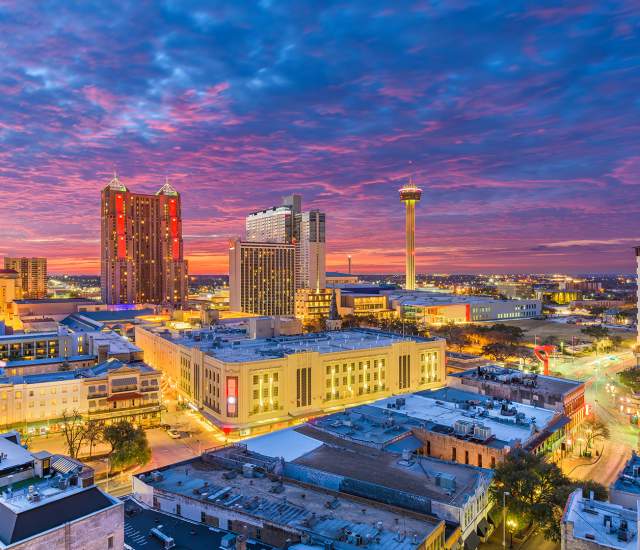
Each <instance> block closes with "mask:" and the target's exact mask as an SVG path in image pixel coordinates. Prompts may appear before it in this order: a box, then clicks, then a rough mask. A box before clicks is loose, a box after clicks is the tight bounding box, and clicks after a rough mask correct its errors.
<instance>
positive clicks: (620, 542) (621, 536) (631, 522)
mask: <svg viewBox="0 0 640 550" xmlns="http://www.w3.org/2000/svg"><path fill="white" fill-rule="evenodd" d="M562 521H563V523H573V536H574V537H575V538H578V539H583V540H585V541H589V542H591V543H592V544H598V545H599V546H600V547H601V548H616V549H619V550H636V549H637V547H638V538H637V537H638V519H637V512H636V511H635V510H629V509H627V508H623V507H622V506H619V505H617V504H611V503H609V502H602V501H599V500H594V499H593V498H588V497H587V498H585V497H584V496H583V495H582V490H581V489H578V490H576V491H574V492H573V493H572V494H571V496H569V500H568V501H567V505H566V507H565V510H564V515H563V518H562Z"/></svg>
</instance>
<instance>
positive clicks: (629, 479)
mask: <svg viewBox="0 0 640 550" xmlns="http://www.w3.org/2000/svg"><path fill="white" fill-rule="evenodd" d="M611 488H612V489H615V490H616V491H624V492H627V493H633V494H637V495H638V498H640V456H638V455H637V454H636V453H635V451H632V453H631V458H630V459H629V461H628V462H627V463H626V464H625V465H624V468H623V469H622V471H621V472H620V473H619V474H618V477H617V479H616V480H615V482H614V483H613V486H612V487H611Z"/></svg>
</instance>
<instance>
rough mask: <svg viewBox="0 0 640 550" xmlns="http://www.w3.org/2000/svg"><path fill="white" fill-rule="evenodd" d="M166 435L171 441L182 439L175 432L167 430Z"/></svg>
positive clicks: (177, 432)
mask: <svg viewBox="0 0 640 550" xmlns="http://www.w3.org/2000/svg"><path fill="white" fill-rule="evenodd" d="M167 434H168V435H169V437H170V438H171V439H180V438H181V437H182V436H181V435H180V432H179V431H177V430H167Z"/></svg>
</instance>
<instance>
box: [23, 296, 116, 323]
mask: <svg viewBox="0 0 640 550" xmlns="http://www.w3.org/2000/svg"><path fill="white" fill-rule="evenodd" d="M106 309H107V306H106V305H105V304H103V303H101V302H96V301H95V300H89V299H87V298H45V299H43V300H28V299H23V300H16V301H15V313H16V315H17V316H18V317H19V318H21V319H23V318H24V319H28V318H37V317H52V318H53V319H55V320H56V321H60V320H62V319H64V318H65V317H66V316H67V315H71V314H72V313H78V312H81V311H101V310H106Z"/></svg>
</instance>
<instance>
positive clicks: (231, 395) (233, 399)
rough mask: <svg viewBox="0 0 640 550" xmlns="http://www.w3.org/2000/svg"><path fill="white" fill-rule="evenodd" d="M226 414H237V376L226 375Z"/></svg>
mask: <svg viewBox="0 0 640 550" xmlns="http://www.w3.org/2000/svg"><path fill="white" fill-rule="evenodd" d="M227 416H230V417H236V416H238V377H237V376H228V377H227Z"/></svg>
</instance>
